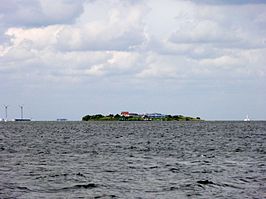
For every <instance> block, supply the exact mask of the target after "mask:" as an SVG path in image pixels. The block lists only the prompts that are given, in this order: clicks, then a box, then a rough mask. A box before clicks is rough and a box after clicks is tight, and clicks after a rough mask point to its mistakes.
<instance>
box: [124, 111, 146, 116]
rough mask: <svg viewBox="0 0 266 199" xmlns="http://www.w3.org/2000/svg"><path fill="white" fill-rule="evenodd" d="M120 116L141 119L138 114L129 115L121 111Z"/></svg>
mask: <svg viewBox="0 0 266 199" xmlns="http://www.w3.org/2000/svg"><path fill="white" fill-rule="evenodd" d="M120 115H121V116H124V117H141V115H139V114H138V113H130V112H128V111H123V112H121V114H120Z"/></svg>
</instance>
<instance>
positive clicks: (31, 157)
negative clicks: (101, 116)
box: [0, 122, 266, 199]
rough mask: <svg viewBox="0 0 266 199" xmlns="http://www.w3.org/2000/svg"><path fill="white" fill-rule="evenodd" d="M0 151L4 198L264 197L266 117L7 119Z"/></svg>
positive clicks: (0, 195)
mask: <svg viewBox="0 0 266 199" xmlns="http://www.w3.org/2000/svg"><path fill="white" fill-rule="evenodd" d="M0 155H1V156H0V158H1V159H0V198H27V199H29V198H84V197H85V198H180V199H183V198H202V199H203V198H204V199H205V198H238V199H243V198H254V199H255V198H257V199H259V198H266V122H21V123H20V122H7V123H4V122H2V123H0Z"/></svg>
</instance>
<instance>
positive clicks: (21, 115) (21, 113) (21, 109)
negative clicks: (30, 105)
mask: <svg viewBox="0 0 266 199" xmlns="http://www.w3.org/2000/svg"><path fill="white" fill-rule="evenodd" d="M18 106H19V107H20V117H21V119H23V105H18Z"/></svg>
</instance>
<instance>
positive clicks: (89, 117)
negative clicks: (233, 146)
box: [82, 114, 201, 121]
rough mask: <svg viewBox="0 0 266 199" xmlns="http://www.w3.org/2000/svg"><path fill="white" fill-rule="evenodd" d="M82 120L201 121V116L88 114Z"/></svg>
mask: <svg viewBox="0 0 266 199" xmlns="http://www.w3.org/2000/svg"><path fill="white" fill-rule="evenodd" d="M82 121H201V119H200V117H196V118H193V117H187V116H183V115H165V116H163V117H159V118H152V117H147V116H145V115H138V116H129V117H125V116H121V115H119V114H116V115H113V114H110V115H106V116H105V115H101V114H96V115H86V116H84V117H82Z"/></svg>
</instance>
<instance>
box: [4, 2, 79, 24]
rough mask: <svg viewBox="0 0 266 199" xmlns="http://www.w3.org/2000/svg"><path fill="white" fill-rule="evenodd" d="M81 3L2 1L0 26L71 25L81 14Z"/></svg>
mask: <svg viewBox="0 0 266 199" xmlns="http://www.w3.org/2000/svg"><path fill="white" fill-rule="evenodd" d="M83 2H84V0H76V1H74V0H67V1H48V0H46V1H40V0H39V1H36V0H24V1H21V0H2V1H1V4H0V12H1V13H2V17H1V21H0V24H2V25H3V26H6V27H9V26H15V27H38V26H46V25H52V24H65V23H72V22H74V20H75V19H76V18H77V17H78V16H79V15H80V14H81V13H82V11H83Z"/></svg>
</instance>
